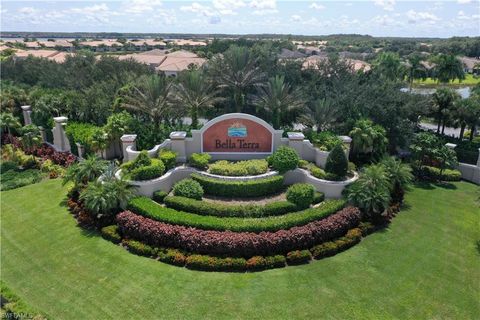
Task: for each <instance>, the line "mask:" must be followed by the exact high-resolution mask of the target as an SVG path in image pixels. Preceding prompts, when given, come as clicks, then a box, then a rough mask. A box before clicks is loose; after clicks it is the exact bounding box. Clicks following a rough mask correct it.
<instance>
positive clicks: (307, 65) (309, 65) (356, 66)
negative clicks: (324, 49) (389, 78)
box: [302, 55, 372, 72]
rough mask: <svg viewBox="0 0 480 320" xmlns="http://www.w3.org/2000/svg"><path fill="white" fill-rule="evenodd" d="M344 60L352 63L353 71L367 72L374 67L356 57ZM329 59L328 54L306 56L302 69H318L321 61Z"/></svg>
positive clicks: (349, 63)
mask: <svg viewBox="0 0 480 320" xmlns="http://www.w3.org/2000/svg"><path fill="white" fill-rule="evenodd" d="M341 59H342V60H343V61H345V62H346V63H347V64H348V65H350V66H351V67H352V69H353V71H355V72H357V71H363V72H367V71H370V70H371V69H372V66H371V65H370V64H369V63H368V62H365V61H362V60H356V59H349V58H341ZM326 60H328V56H326V55H323V56H310V57H308V58H306V59H305V60H304V61H303V64H302V69H304V70H305V69H317V68H318V64H319V63H321V62H324V61H326Z"/></svg>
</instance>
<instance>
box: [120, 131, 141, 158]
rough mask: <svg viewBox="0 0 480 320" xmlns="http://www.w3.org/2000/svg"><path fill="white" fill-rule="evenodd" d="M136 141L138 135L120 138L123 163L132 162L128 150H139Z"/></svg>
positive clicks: (126, 135) (127, 135)
mask: <svg viewBox="0 0 480 320" xmlns="http://www.w3.org/2000/svg"><path fill="white" fill-rule="evenodd" d="M136 139H137V135H136V134H124V135H123V136H121V137H120V140H121V141H122V152H123V162H127V161H130V158H129V156H128V152H127V148H128V147H131V149H132V150H135V149H136V148H137V144H136V142H135V140H136Z"/></svg>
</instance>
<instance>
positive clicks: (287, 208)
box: [163, 196, 299, 218]
mask: <svg viewBox="0 0 480 320" xmlns="http://www.w3.org/2000/svg"><path fill="white" fill-rule="evenodd" d="M163 201H164V202H165V204H166V206H167V207H169V208H173V209H176V210H180V211H186V212H191V213H196V214H199V215H204V216H217V217H251V218H259V217H266V216H279V215H283V214H286V213H289V212H295V211H298V210H299V209H298V207H297V206H296V205H295V204H293V203H291V202H288V201H277V202H271V203H267V204H265V205H255V204H250V205H226V204H221V203H214V202H208V201H201V200H195V199H189V198H185V197H176V196H173V197H166V198H164V200H163Z"/></svg>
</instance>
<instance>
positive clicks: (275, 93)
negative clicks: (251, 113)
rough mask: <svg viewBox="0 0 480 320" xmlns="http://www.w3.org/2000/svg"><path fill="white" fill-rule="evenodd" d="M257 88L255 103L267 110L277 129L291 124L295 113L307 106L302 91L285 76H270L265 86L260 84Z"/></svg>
mask: <svg viewBox="0 0 480 320" xmlns="http://www.w3.org/2000/svg"><path fill="white" fill-rule="evenodd" d="M257 90H258V93H257V95H256V96H255V97H254V98H253V104H254V105H255V106H256V107H257V109H261V110H263V111H265V112H266V114H267V116H268V119H269V120H270V121H271V123H272V124H273V127H274V128H275V129H280V127H281V126H282V125H289V124H291V123H292V122H293V121H294V120H295V119H294V115H295V113H296V112H298V111H301V110H302V109H303V108H304V107H305V101H304V100H303V97H302V95H301V93H300V91H298V90H297V89H293V88H292V87H291V86H290V85H289V84H288V83H286V82H285V77H284V76H278V75H277V76H275V77H273V78H270V79H269V80H268V82H267V84H266V85H265V86H258V87H257ZM257 111H258V110H257ZM292 115H293V117H292Z"/></svg>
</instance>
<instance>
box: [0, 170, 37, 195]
mask: <svg viewBox="0 0 480 320" xmlns="http://www.w3.org/2000/svg"><path fill="white" fill-rule="evenodd" d="M42 178H43V176H42V173H41V172H40V170H37V169H28V170H24V171H21V170H17V169H10V170H8V171H5V172H4V171H2V173H1V175H0V190H1V191H5V190H11V189H16V188H20V187H23V186H27V185H30V184H34V183H37V182H40V181H41V180H42Z"/></svg>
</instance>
